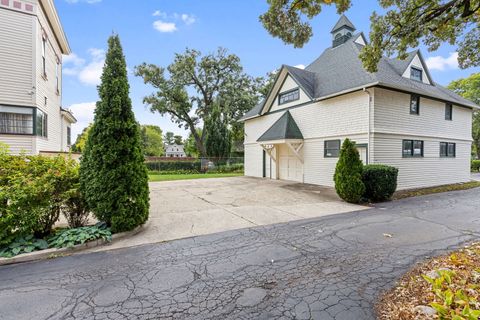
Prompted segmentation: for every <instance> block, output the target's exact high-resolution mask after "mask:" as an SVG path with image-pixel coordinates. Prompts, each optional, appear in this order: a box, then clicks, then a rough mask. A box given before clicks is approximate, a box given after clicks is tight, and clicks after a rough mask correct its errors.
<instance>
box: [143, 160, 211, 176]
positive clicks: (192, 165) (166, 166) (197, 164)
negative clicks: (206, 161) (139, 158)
mask: <svg viewBox="0 0 480 320" xmlns="http://www.w3.org/2000/svg"><path fill="white" fill-rule="evenodd" d="M145 165H146V166H147V168H148V170H150V171H181V170H184V171H188V172H189V173H200V172H201V168H202V162H201V161H200V160H194V161H155V162H146V163H145Z"/></svg>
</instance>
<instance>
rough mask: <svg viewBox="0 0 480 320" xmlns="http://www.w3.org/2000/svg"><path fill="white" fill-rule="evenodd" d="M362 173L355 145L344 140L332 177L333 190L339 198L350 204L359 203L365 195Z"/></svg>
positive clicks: (361, 165) (348, 140)
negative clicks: (333, 182)
mask: <svg viewBox="0 0 480 320" xmlns="http://www.w3.org/2000/svg"><path fill="white" fill-rule="evenodd" d="M362 172H363V164H362V160H360V155H359V153H358V150H357V148H356V147H355V143H354V142H352V141H350V139H345V141H344V142H343V144H342V149H340V157H339V159H338V161H337V166H336V167H335V174H334V176H333V180H334V181H335V190H336V191H337V194H338V195H339V197H340V198H342V199H343V200H345V201H347V202H351V203H358V202H360V200H361V198H362V196H363V194H364V193H365V185H364V184H363V181H362Z"/></svg>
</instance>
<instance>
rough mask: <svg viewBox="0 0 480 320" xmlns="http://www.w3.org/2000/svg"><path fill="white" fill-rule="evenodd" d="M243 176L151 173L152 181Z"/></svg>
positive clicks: (237, 174)
mask: <svg viewBox="0 0 480 320" xmlns="http://www.w3.org/2000/svg"><path fill="white" fill-rule="evenodd" d="M238 176H243V173H194V174H149V175H148V177H149V180H150V181H173V180H191V179H205V178H226V177H238Z"/></svg>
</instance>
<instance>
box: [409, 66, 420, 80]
mask: <svg viewBox="0 0 480 320" xmlns="http://www.w3.org/2000/svg"><path fill="white" fill-rule="evenodd" d="M422 73H423V71H422V70H421V69H418V68H415V67H411V68H410V79H413V80H417V81H422Z"/></svg>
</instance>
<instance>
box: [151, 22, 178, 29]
mask: <svg viewBox="0 0 480 320" xmlns="http://www.w3.org/2000/svg"><path fill="white" fill-rule="evenodd" d="M153 27H154V28H155V29H156V30H157V31H160V32H174V31H177V26H176V25H175V23H174V22H164V21H162V20H157V21H155V22H153Z"/></svg>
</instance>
